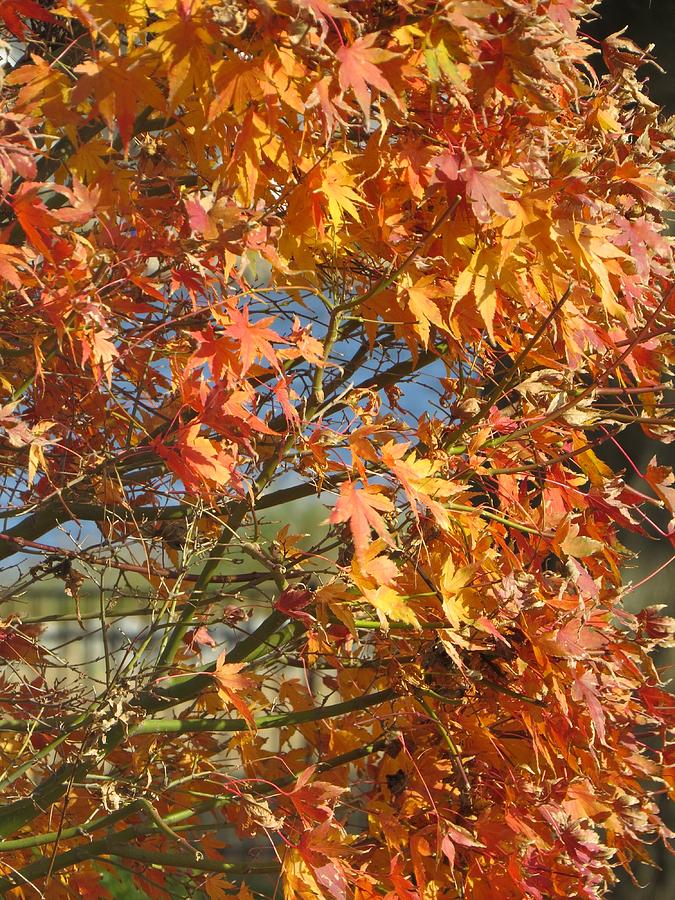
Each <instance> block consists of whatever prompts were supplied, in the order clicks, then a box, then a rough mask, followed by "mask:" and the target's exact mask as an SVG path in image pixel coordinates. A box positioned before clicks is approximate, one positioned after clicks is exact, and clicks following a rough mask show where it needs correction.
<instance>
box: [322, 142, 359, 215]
mask: <svg viewBox="0 0 675 900" xmlns="http://www.w3.org/2000/svg"><path fill="white" fill-rule="evenodd" d="M343 158H344V156H343V157H342V158H341V159H343ZM341 159H339V160H337V161H336V162H333V163H331V165H330V166H328V167H327V168H326V170H325V171H324V172H323V176H322V180H321V188H320V194H321V195H323V197H324V198H325V199H326V202H327V204H328V213H329V215H330V217H331V219H332V220H333V224H334V225H341V224H342V222H343V221H344V216H345V213H346V214H348V215H349V216H351V217H352V218H353V219H356V220H358V218H359V210H358V206H357V204H361V205H362V204H363V203H364V202H365V201H364V200H363V198H362V197H360V196H359V195H358V194H357V192H356V190H355V189H354V176H353V175H350V174H349V172H348V170H347V168H346V167H345V165H344V162H342V161H341Z"/></svg>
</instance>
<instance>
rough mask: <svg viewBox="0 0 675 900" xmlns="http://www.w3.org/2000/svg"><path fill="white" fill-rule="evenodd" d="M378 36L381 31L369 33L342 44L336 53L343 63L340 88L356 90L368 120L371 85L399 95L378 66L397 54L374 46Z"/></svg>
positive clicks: (392, 95)
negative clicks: (349, 42)
mask: <svg viewBox="0 0 675 900" xmlns="http://www.w3.org/2000/svg"><path fill="white" fill-rule="evenodd" d="M378 37H379V35H378V34H377V32H373V33H372V34H366V35H364V37H361V38H357V40H355V41H354V42H353V43H352V44H348V45H344V46H342V47H340V48H339V49H338V51H337V53H336V56H337V58H338V61H339V63H340V69H339V80H340V87H341V88H342V90H343V91H345V90H347V89H348V88H351V89H352V90H353V91H354V95H355V96H356V100H357V102H358V104H359V106H360V107H361V110H362V111H363V117H364V119H365V120H366V121H369V120H370V98H371V87H373V88H375V89H376V90H378V91H381V92H382V93H384V94H388V95H389V96H390V97H392V98H394V97H395V93H394V90H393V88H392V87H391V85H390V84H389V82H388V81H387V79H386V78H385V77H384V75H383V74H382V72H381V70H380V69H379V68H378V63H383V62H388V61H389V60H391V59H393V58H394V57H395V56H396V54H395V53H392V52H391V51H390V50H383V49H381V48H379V47H375V46H373V45H374V44H375V42H376V41H377V39H378Z"/></svg>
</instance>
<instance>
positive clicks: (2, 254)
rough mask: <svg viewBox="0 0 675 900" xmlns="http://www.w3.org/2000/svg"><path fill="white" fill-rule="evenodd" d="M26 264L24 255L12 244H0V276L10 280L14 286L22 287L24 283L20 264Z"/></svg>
mask: <svg viewBox="0 0 675 900" xmlns="http://www.w3.org/2000/svg"><path fill="white" fill-rule="evenodd" d="M22 264H24V265H25V260H24V258H23V255H22V254H21V252H20V251H19V250H17V248H16V247H12V246H11V245H10V244H0V278H4V279H5V281H8V282H9V283H10V284H11V285H12V287H14V288H17V289H18V288H20V287H21V285H22V284H23V279H22V277H21V272H20V271H19V268H18V267H19V266H22Z"/></svg>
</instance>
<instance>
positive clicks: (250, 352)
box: [225, 306, 287, 375]
mask: <svg viewBox="0 0 675 900" xmlns="http://www.w3.org/2000/svg"><path fill="white" fill-rule="evenodd" d="M228 317H229V319H230V323H231V324H230V325H228V326H226V328H225V335H226V336H227V337H230V338H232V339H233V340H234V341H235V342H236V345H237V347H238V352H239V356H240V359H241V374H242V375H245V374H246V372H248V370H249V369H250V368H251V366H252V365H253V363H254V361H255V360H256V359H258V358H263V357H264V358H266V359H267V360H268V361H269V362H270V363H272V365H273V366H274V368H275V369H277V370H279V369H280V366H279V360H278V358H277V354H276V351H275V350H274V347H273V346H272V342H276V343H287V341H286V339H285V338H283V337H281V335H279V334H277V333H276V332H275V331H273V330H272V329H271V328H268V327H267V326H268V325H271V323H272V322H273V321H274V318H273V317H272V316H267V317H266V318H264V319H260V320H258V321H257V322H251V320H250V318H249V308H248V306H244V308H243V309H242V310H241V311H240V310H239V309H237V308H236V307H234V306H233V307H230V308H229V310H228Z"/></svg>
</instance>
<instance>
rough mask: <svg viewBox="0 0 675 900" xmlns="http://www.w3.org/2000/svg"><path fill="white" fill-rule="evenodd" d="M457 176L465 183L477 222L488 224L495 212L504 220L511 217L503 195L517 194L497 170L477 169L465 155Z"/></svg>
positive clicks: (516, 190)
mask: <svg viewBox="0 0 675 900" xmlns="http://www.w3.org/2000/svg"><path fill="white" fill-rule="evenodd" d="M459 175H460V176H461V178H462V179H463V180H464V181H465V182H466V192H467V195H468V196H469V198H470V200H471V206H472V208H473V212H474V215H475V216H476V219H478V221H479V222H482V223H487V222H489V221H490V220H491V218H492V214H493V213H495V212H496V213H498V214H499V215H500V216H505V217H506V218H510V217H511V215H512V212H511V208H510V207H509V205H508V203H507V202H506V201H505V200H504V196H503V195H504V194H517V193H518V189H517V188H516V186H515V185H514V184H513V183H512V182H510V181H509V180H508V179H507V178H505V177H504V176H503V175H502V174H501V173H500V172H499V171H498V170H496V169H481V168H478V167H477V166H476V165H475V164H474V161H473V160H471V159H470V158H469V157H468V156H466V155H465V157H464V163H463V165H462V167H461V168H460V169H459Z"/></svg>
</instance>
